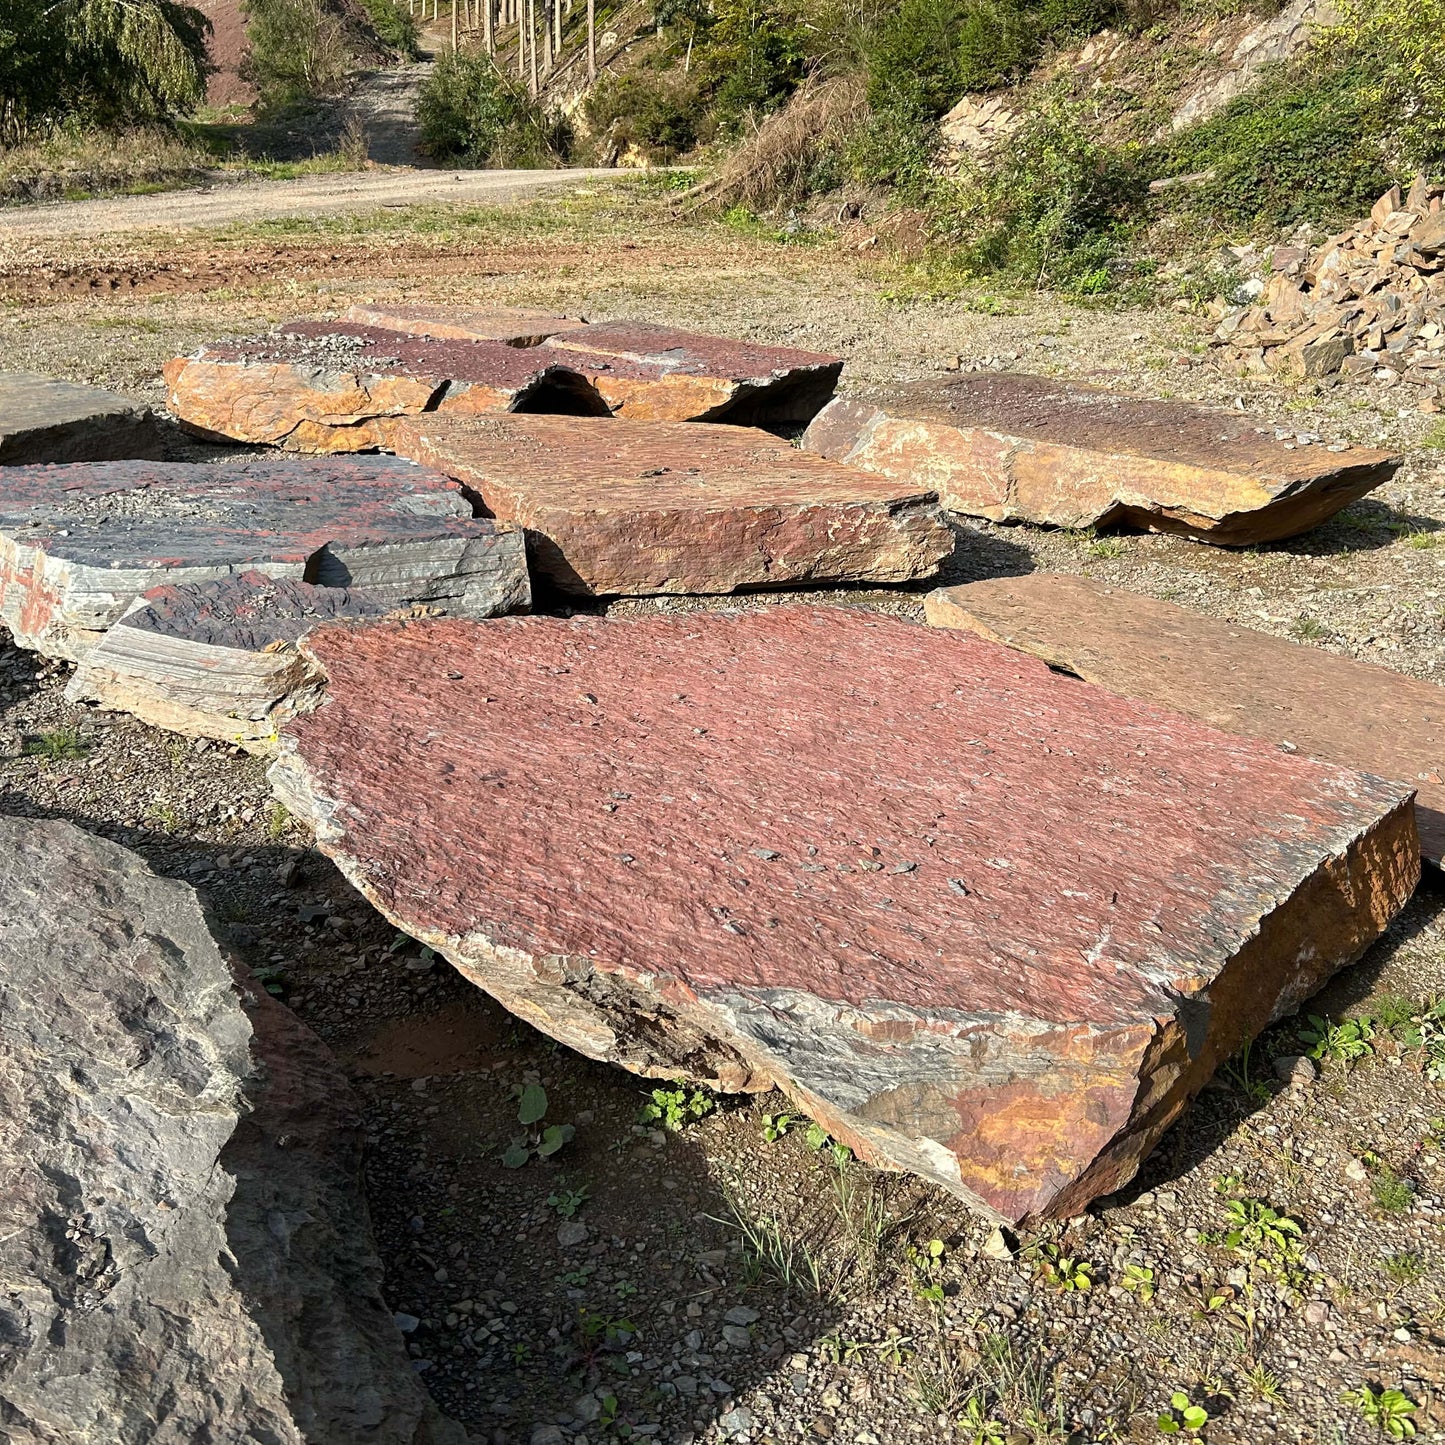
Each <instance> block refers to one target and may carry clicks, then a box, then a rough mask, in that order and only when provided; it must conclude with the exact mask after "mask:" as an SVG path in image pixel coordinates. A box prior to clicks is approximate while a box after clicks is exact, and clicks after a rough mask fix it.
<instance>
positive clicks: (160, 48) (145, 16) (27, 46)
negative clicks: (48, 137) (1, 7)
mask: <svg viewBox="0 0 1445 1445" xmlns="http://www.w3.org/2000/svg"><path fill="white" fill-rule="evenodd" d="M210 28H211V27H210V22H209V21H208V20H207V19H206V18H205V16H204V15H202V14H201V12H200V11H199V10H196V9H194V8H193V7H191V6H189V5H183V4H177V3H173V0H59V3H52V0H7V4H6V7H5V11H4V14H3V16H0V144H10V143H14V142H17V141H20V140H23V139H25V138H26V137H27V136H31V135H35V134H41V133H44V132H46V131H49V130H54V129H55V128H56V127H59V126H63V125H80V126H106V127H116V126H127V125H135V124H140V123H145V122H152V121H167V120H171V119H174V118H175V117H176V116H179V115H184V114H185V113H187V112H188V111H190V110H193V109H194V108H195V107H196V106H197V105H199V104H200V102H201V100H202V99H203V98H204V96H205V82H206V75H207V73H208V69H209V66H208V62H207V59H206V37H207V35H208V34H209V33H210Z"/></svg>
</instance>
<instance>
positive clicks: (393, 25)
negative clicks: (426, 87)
mask: <svg viewBox="0 0 1445 1445" xmlns="http://www.w3.org/2000/svg"><path fill="white" fill-rule="evenodd" d="M361 3H362V7H363V8H364V9H365V11H366V13H367V16H368V18H369V19H370V20H371V27H372V29H373V30H375V32H376V38H377V39H378V40H380V41H381V43H382V44H383V45H384V46H386V48H387V49H388V50H390V51H392V52H394V53H395V54H396V55H397V56H398V57H400V58H401V59H403V60H417V59H419V58H420V57H421V49H420V47H419V46H418V44H417V28H416V21H415V20H414V19H413V18H412V16H411V15H410V14H409V13H408V12H407V11H405V10H403V9H402V8H401V6H400V5H398V4H397V0H361Z"/></svg>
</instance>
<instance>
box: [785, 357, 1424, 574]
mask: <svg viewBox="0 0 1445 1445" xmlns="http://www.w3.org/2000/svg"><path fill="white" fill-rule="evenodd" d="M803 445H804V447H806V448H807V449H808V450H810V451H814V452H817V453H818V454H819V455H821V456H825V457H831V458H833V460H835V461H840V462H847V463H848V464H850V465H852V466H859V467H868V468H871V469H873V470H875V471H879V472H882V473H884V474H885V475H887V476H896V477H908V478H910V479H912V480H913V481H914V482H915V483H916V484H917V485H920V486H928V487H935V488H937V490H938V494H939V499H940V500H941V501H942V503H943V505H944V506H945V507H948V508H950V509H951V510H952V511H955V512H962V513H964V514H965V515H968V516H974V517H987V518H989V519H990V520H992V521H995V522H1036V523H1041V524H1044V525H1046V526H1053V527H1092V526H1110V525H1114V524H1119V523H1123V524H1127V525H1129V526H1135V527H1143V528H1147V529H1148V530H1150V531H1155V532H1177V533H1181V534H1183V535H1185V536H1188V537H1193V538H1195V539H1196V540H1197V541H1201V542H1215V543H1219V544H1221V545H1225V546H1231V547H1236V546H1248V545H1250V544H1252V543H1256V542H1272V541H1277V540H1279V539H1280V538H1283V537H1293V536H1295V535H1296V534H1298V533H1300V532H1304V531H1308V530H1309V528H1311V527H1314V526H1317V525H1318V524H1319V523H1320V522H1323V521H1325V520H1326V519H1327V518H1328V517H1332V516H1333V515H1334V514H1335V513H1336V512H1338V511H1339V510H1340V509H1341V508H1342V507H1345V506H1348V505H1349V504H1350V503H1351V502H1353V501H1356V500H1358V499H1359V498H1360V497H1362V496H1364V495H1365V494H1366V493H1367V492H1370V491H1373V490H1374V489H1375V488H1376V487H1378V486H1380V485H1381V484H1382V483H1384V482H1387V481H1388V480H1389V479H1390V477H1391V476H1392V475H1393V474H1394V471H1395V469H1396V467H1398V466H1399V463H1400V459H1399V457H1397V456H1395V455H1393V454H1391V453H1389V452H1382V451H1374V450H1372V449H1370V448H1368V447H1347V448H1343V449H1341V450H1331V449H1329V448H1327V447H1323V446H1298V445H1293V446H1292V445H1286V443H1285V442H1284V441H1282V440H1277V439H1276V438H1275V436H1274V429H1273V428H1272V427H1268V426H1264V425H1262V424H1260V423H1259V422H1258V421H1256V420H1255V419H1253V418H1251V417H1248V416H1244V415H1242V414H1233V413H1226V412H1216V411H1208V410H1206V409H1205V408H1203V407H1199V406H1194V405H1192V404H1190V403H1187V402H1176V401H1149V400H1145V399H1143V398H1141V397H1133V396H1121V395H1118V394H1117V393H1115V392H1110V391H1105V390H1103V389H1101V388H1099V387H1094V386H1087V385H1084V384H1082V383H1080V382H1072V381H1062V380H1059V379H1056V378H1053V377H1043V376H1022V375H991V374H980V375H976V376H965V377H960V378H958V379H956V380H953V381H946V382H933V381H926V382H918V383H914V384H911V385H903V386H899V387H898V388H896V389H895V390H893V391H891V392H888V393H886V394H883V395H880V396H878V397H876V398H873V397H868V398H863V397H854V396H845V397H839V398H837V399H836V400H835V401H833V402H831V403H830V404H829V405H828V406H827V407H826V408H825V409H824V410H823V411H822V412H821V413H820V414H819V416H818V417H817V418H816V419H815V420H814V421H813V423H812V425H811V426H810V427H809V428H808V431H807V434H806V435H805V436H804V438H803Z"/></svg>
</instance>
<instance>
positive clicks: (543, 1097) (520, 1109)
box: [502, 1084, 577, 1169]
mask: <svg viewBox="0 0 1445 1445" xmlns="http://www.w3.org/2000/svg"><path fill="white" fill-rule="evenodd" d="M512 1097H513V1098H515V1099H516V1100H517V1122H518V1123H519V1124H521V1125H522V1127H523V1129H524V1130H526V1131H527V1132H525V1133H523V1134H521V1135H519V1136H518V1137H517V1138H515V1139H513V1140H512V1142H511V1143H510V1144H509V1145H508V1146H507V1149H506V1151H505V1152H504V1153H503V1155H502V1163H503V1165H504V1166H505V1167H506V1168H508V1169H520V1168H521V1167H522V1166H523V1165H524V1164H526V1162H527V1161H528V1160H529V1159H531V1157H532V1156H533V1155H534V1154H535V1155H536V1156H537V1158H539V1159H549V1158H551V1156H552V1155H553V1154H555V1153H556V1152H557V1151H558V1150H559V1149H560V1148H561V1147H562V1146H563V1145H564V1144H568V1143H570V1142H571V1141H572V1139H573V1137H574V1136H575V1135H576V1133H577V1131H576V1129H574V1128H573V1127H572V1125H571V1124H548V1125H546V1126H545V1127H544V1128H540V1129H539V1128H538V1127H537V1126H538V1125H540V1124H542V1121H543V1120H544V1119H545V1118H546V1117H547V1091H546V1090H545V1089H544V1088H543V1087H542V1086H541V1084H516V1085H513V1088H512Z"/></svg>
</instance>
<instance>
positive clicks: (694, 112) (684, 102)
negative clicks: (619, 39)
mask: <svg viewBox="0 0 1445 1445" xmlns="http://www.w3.org/2000/svg"><path fill="white" fill-rule="evenodd" d="M585 111H586V115H587V123H588V125H589V126H590V127H591V129H592V131H593V133H594V134H595V135H598V136H602V135H606V136H608V137H610V139H611V140H612V141H613V142H614V144H615V145H616V146H617V148H618V150H619V151H623V150H626V149H627V148H628V147H629V146H634V147H636V148H637V149H638V150H640V151H643V152H645V153H646V154H647V155H649V156H651V157H652V158H654V159H656V160H672V159H673V158H674V157H675V156H679V155H681V154H683V152H684V151H689V150H691V149H692V147H693V146H694V145H696V144H697V141H698V139H699V136H698V125H699V122H700V121H701V120H702V119H703V115H702V106H701V104H700V103H699V97H698V88H697V86H696V84H694V83H691V82H690V81H689V80H687V79H686V78H683V77H678V76H675V75H668V74H659V73H657V72H654V71H633V72H631V73H629V74H625V75H609V74H604V75H603V76H602V78H601V79H600V80H599V81H598V83H597V85H596V86H595V87H594V88H593V90H592V93H591V94H590V95H589V96H588V97H587V103H586V106H585Z"/></svg>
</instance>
